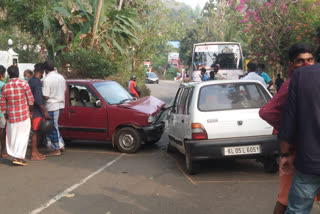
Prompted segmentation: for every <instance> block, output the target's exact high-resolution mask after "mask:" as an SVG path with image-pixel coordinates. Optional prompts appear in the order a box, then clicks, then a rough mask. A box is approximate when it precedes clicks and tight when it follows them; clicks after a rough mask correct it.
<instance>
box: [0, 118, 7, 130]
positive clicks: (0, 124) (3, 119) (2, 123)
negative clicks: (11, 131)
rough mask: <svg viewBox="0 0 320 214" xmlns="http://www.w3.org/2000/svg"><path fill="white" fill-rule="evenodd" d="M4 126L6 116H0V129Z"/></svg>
mask: <svg viewBox="0 0 320 214" xmlns="http://www.w3.org/2000/svg"><path fill="white" fill-rule="evenodd" d="M5 127H6V118H4V117H0V129H4V128H5Z"/></svg>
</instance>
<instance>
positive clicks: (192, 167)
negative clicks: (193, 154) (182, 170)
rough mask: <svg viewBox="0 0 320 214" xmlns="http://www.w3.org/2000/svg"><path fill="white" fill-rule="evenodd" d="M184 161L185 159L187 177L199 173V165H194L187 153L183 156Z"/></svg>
mask: <svg viewBox="0 0 320 214" xmlns="http://www.w3.org/2000/svg"><path fill="white" fill-rule="evenodd" d="M185 159H186V169H187V173H188V174H189V175H194V174H197V173H198V171H199V164H198V163H196V162H195V161H192V160H191V158H190V156H189V155H188V154H187V153H186V154H185Z"/></svg>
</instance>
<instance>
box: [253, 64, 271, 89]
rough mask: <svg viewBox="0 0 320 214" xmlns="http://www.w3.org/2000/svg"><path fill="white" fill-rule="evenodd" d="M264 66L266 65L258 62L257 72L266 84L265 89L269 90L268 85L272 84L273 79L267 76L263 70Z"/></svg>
mask: <svg viewBox="0 0 320 214" xmlns="http://www.w3.org/2000/svg"><path fill="white" fill-rule="evenodd" d="M265 67H266V66H265V65H264V64H262V63H260V64H258V72H257V73H258V74H259V75H260V76H261V77H262V78H263V79H264V81H265V82H266V84H267V85H268V86H267V89H268V90H269V89H270V87H271V86H272V85H273V81H272V79H271V78H270V77H269V75H268V74H267V73H266V72H264V69H265Z"/></svg>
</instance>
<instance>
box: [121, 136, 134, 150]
mask: <svg viewBox="0 0 320 214" xmlns="http://www.w3.org/2000/svg"><path fill="white" fill-rule="evenodd" d="M119 143H120V145H121V147H122V148H123V149H126V150H130V149H132V148H133V147H134V143H135V140H134V137H133V136H132V134H130V133H123V134H121V135H120V137H119Z"/></svg>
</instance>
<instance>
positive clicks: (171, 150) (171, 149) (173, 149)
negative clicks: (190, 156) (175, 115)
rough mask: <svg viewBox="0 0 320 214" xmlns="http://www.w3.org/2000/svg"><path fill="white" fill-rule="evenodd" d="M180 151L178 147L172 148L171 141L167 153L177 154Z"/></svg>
mask: <svg viewBox="0 0 320 214" xmlns="http://www.w3.org/2000/svg"><path fill="white" fill-rule="evenodd" d="M177 151H178V150H177V149H176V147H174V146H172V144H171V141H170V140H169V143H168V146H167V152H168V153H175V152H177Z"/></svg>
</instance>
